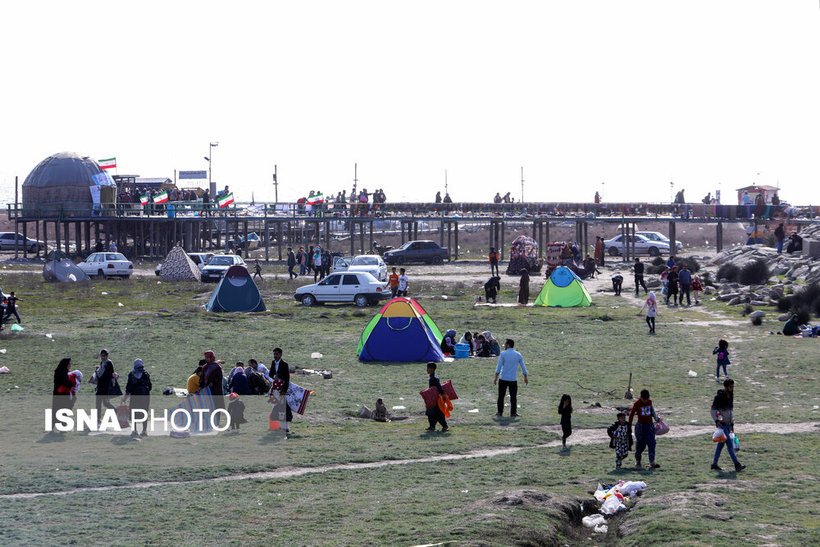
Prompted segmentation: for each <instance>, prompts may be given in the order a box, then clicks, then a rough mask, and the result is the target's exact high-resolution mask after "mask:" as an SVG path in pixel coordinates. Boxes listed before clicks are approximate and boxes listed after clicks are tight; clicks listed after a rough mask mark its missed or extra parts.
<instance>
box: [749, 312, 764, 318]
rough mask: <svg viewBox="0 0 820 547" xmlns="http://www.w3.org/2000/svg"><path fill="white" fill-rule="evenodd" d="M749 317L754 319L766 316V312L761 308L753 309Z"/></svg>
mask: <svg viewBox="0 0 820 547" xmlns="http://www.w3.org/2000/svg"><path fill="white" fill-rule="evenodd" d="M749 317H751V318H752V319H754V318H755V317H766V312H765V311H762V310H755V311H753V312H752V313H750V314H749Z"/></svg>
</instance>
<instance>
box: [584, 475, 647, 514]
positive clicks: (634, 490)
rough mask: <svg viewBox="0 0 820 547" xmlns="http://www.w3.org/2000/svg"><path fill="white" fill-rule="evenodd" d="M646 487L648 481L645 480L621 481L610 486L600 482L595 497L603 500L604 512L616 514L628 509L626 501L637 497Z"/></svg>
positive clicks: (602, 510)
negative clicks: (605, 486) (602, 484)
mask: <svg viewBox="0 0 820 547" xmlns="http://www.w3.org/2000/svg"><path fill="white" fill-rule="evenodd" d="M644 488H646V483H645V482H643V481H627V482H624V481H619V482H618V484H616V485H615V486H612V487H610V488H604V487H603V486H601V485H600V484H598V488H596V489H595V499H596V500H598V501H600V502H601V509H600V511H601V513H602V514H604V515H614V514H616V513H620V512H621V511H626V509H627V507H626V505H625V504H624V502H625V501H629V500H630V498H633V497H635V496H636V495H637V494H638V492H641V491H642V490H643V489H644Z"/></svg>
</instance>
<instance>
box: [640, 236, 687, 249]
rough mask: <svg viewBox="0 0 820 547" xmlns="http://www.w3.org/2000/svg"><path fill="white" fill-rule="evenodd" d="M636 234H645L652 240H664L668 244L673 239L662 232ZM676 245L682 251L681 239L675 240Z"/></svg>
mask: <svg viewBox="0 0 820 547" xmlns="http://www.w3.org/2000/svg"><path fill="white" fill-rule="evenodd" d="M635 234H636V235H639V236H643V237H645V238H646V239H648V240H650V241H663V242H664V243H666V244H667V245H669V244H670V243H671V241H669V238H668V237H666V236H665V235H663V234H662V233H660V232H635ZM675 247H677V249H678V250H679V251H682V250H683V243H681V242H680V241H675Z"/></svg>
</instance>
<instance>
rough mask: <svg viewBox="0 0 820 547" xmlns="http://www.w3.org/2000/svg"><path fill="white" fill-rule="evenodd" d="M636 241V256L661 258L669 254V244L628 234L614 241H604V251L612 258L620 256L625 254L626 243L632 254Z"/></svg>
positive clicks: (616, 237) (613, 239) (614, 238)
mask: <svg viewBox="0 0 820 547" xmlns="http://www.w3.org/2000/svg"><path fill="white" fill-rule="evenodd" d="M633 238H634V241H635V254H648V255H649V256H660V255H661V254H663V253H667V254H668V253H669V243H665V242H663V241H652V240H650V239H647V238H645V237H644V236H639V235H637V234H636V235H634V236H633V235H632V234H627V235H626V236H624V235H623V234H621V235H617V236H615V237H613V238H612V239H607V240H606V241H604V249H605V250H606V252H608V253H609V254H610V255H612V256H619V255H622V254H624V242H626V245H628V246H629V248H630V252H632V241H633Z"/></svg>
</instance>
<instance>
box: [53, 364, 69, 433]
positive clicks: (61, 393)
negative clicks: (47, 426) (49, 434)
mask: <svg viewBox="0 0 820 547" xmlns="http://www.w3.org/2000/svg"><path fill="white" fill-rule="evenodd" d="M69 370H71V358H69V357H66V358H64V359H60V362H59V363H58V364H57V368H55V369H54V391H52V398H51V416H52V418H51V423H52V424H56V423H57V411H58V410H60V409H62V408H71V406H72V405H71V400H70V396H69V393H71V388H73V387H74V383H73V382H72V381H71V379H70V378H69V377H68V371H69ZM52 427H53V426H52Z"/></svg>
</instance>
